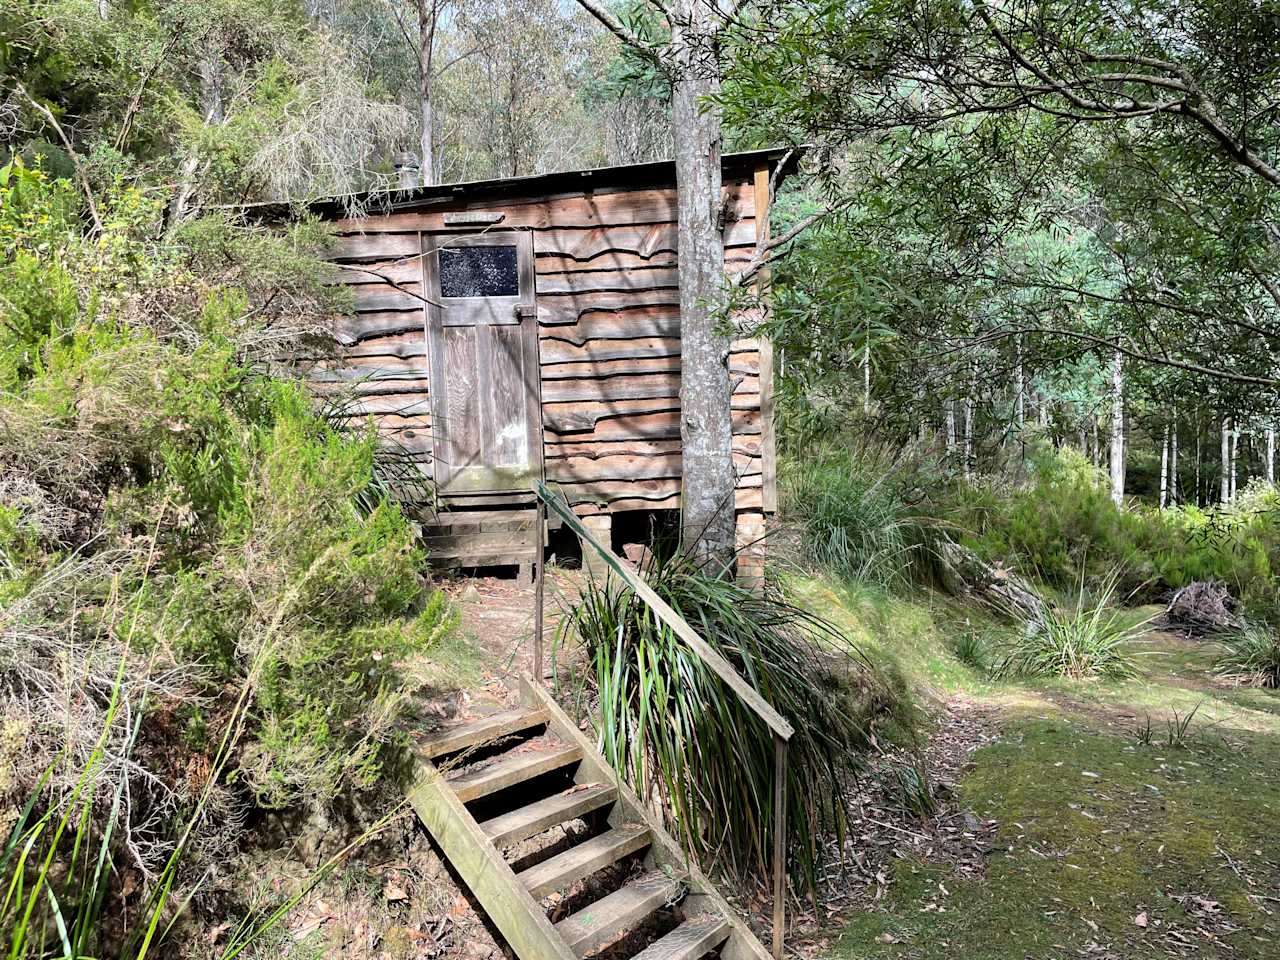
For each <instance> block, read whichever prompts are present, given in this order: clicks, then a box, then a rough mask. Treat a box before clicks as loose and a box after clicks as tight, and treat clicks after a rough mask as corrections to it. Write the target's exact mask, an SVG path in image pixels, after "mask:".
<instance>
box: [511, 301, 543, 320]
mask: <svg viewBox="0 0 1280 960" xmlns="http://www.w3.org/2000/svg"><path fill="white" fill-rule="evenodd" d="M511 315H512V316H513V317H515V318H516V319H517V320H523V319H524V318H525V317H536V316H537V315H538V308H537V307H535V306H534V305H533V304H531V303H517V304H516V305H515V306H514V307H512V308H511Z"/></svg>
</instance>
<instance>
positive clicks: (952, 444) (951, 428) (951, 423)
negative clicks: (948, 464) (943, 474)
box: [946, 397, 956, 460]
mask: <svg viewBox="0 0 1280 960" xmlns="http://www.w3.org/2000/svg"><path fill="white" fill-rule="evenodd" d="M946 424H947V425H946V430H947V458H948V459H949V460H954V459H955V456H956V402H955V400H953V399H951V398H950V397H948V398H947V417H946Z"/></svg>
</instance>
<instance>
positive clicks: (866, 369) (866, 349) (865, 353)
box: [862, 340, 871, 414]
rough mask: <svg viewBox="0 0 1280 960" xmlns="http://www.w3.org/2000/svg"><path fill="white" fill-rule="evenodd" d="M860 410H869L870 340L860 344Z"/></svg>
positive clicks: (866, 412) (867, 411)
mask: <svg viewBox="0 0 1280 960" xmlns="http://www.w3.org/2000/svg"><path fill="white" fill-rule="evenodd" d="M862 412H863V414H869V413H870V412H871V341H870V340H868V341H867V342H866V343H864V344H863V345H862Z"/></svg>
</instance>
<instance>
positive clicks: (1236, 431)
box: [1231, 419, 1240, 503]
mask: <svg viewBox="0 0 1280 960" xmlns="http://www.w3.org/2000/svg"><path fill="white" fill-rule="evenodd" d="M1239 452H1240V424H1239V423H1237V422H1236V421H1235V420H1234V419H1233V420H1232V422H1231V502H1232V503H1235V502H1236V479H1237V477H1238V475H1239V469H1238V467H1237V463H1238V460H1237V457H1238V454H1239Z"/></svg>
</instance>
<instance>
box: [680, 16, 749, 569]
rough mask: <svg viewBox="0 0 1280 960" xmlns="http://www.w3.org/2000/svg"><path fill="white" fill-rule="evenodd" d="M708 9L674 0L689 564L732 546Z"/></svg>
mask: <svg viewBox="0 0 1280 960" xmlns="http://www.w3.org/2000/svg"><path fill="white" fill-rule="evenodd" d="M713 9H714V8H713V7H712V6H711V5H709V4H705V3H699V2H698V0H677V2H676V3H675V4H674V6H673V9H672V14H673V17H674V25H673V29H672V37H671V43H672V50H673V53H674V59H675V66H676V70H677V75H676V78H675V82H674V83H673V85H672V91H671V120H672V125H673V131H672V132H673V134H674V141H675V158H676V193H677V204H678V219H679V224H678V234H679V241H678V242H679V249H680V268H679V269H680V324H681V325H680V414H681V417H680V439H681V444H682V447H683V455H682V470H683V476H682V480H681V484H680V492H681V497H680V502H681V508H682V511H683V513H682V516H681V535H682V538H683V542H684V546H685V549H686V550H688V551H690V553H691V554H692V555H693V556H694V557H695V559H697V560H699V561H711V562H713V563H721V562H723V563H726V564H727V563H728V562H729V560H730V559H731V558H732V555H733V545H734V486H735V483H734V472H733V437H732V432H731V426H730V419H729V403H730V390H729V338H728V337H726V336H724V335H723V334H722V333H720V332H719V329H718V323H717V321H718V320H720V319H721V318H720V316H719V313H720V310H719V309H718V307H719V305H720V304H722V303H724V300H725V294H724V287H723V284H724V242H723V235H722V232H721V225H720V218H721V210H722V202H723V201H722V199H721V170H720V142H721V119H720V110H719V108H718V107H716V106H715V105H713V104H710V103H708V102H707V101H708V99H709V98H711V97H712V96H714V95H715V94H716V93H717V92H718V91H719V88H720V82H719V78H718V72H717V65H716V63H715V62H714V58H713V57H712V52H713V46H712V44H713V40H714V33H715V28H716V23H715V20H714V14H713V13H712V10H713Z"/></svg>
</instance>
